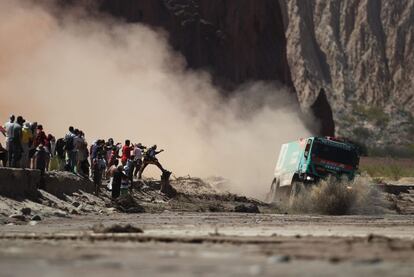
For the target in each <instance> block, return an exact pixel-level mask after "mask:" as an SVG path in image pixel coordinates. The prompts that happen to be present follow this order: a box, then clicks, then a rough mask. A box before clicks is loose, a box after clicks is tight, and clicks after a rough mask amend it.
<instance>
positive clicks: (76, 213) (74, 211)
mask: <svg viewBox="0 0 414 277" xmlns="http://www.w3.org/2000/svg"><path fill="white" fill-rule="evenodd" d="M70 214H73V215H79V214H80V213H79V211H78V210H76V209H72V210H71V211H70Z"/></svg>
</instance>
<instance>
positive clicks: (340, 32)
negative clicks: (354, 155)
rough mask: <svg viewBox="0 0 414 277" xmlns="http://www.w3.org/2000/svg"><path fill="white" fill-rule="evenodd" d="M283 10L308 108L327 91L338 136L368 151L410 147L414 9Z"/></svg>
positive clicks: (356, 2)
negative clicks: (374, 145) (369, 145)
mask: <svg viewBox="0 0 414 277" xmlns="http://www.w3.org/2000/svg"><path fill="white" fill-rule="evenodd" d="M280 2H281V3H282V7H283V11H284V12H283V14H284V16H285V20H284V22H285V24H286V40H287V58H288V61H289V67H290V71H291V74H292V80H293V83H294V87H295V89H296V92H297V95H298V99H299V101H300V104H301V106H302V107H303V108H304V109H307V108H309V107H311V106H312V105H314V103H315V102H316V101H317V99H318V97H319V96H320V93H321V91H323V92H324V93H325V94H326V97H327V100H328V102H329V104H330V105H331V107H332V111H333V118H334V121H335V123H336V124H335V125H336V131H337V133H339V134H343V135H346V136H348V137H354V138H355V139H357V140H360V141H365V142H369V143H378V144H399V143H409V140H410V137H412V135H413V134H414V121H413V117H412V113H413V111H414V88H413V84H414V78H413V76H414V51H413V50H414V1H410V0H402V1H385V0H382V1H381V0H345V1H342V0H337V1H335V0H334V1H324V0H310V1H301V0H285V1H280ZM367 140H368V141H367Z"/></svg>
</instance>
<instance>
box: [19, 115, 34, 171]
mask: <svg viewBox="0 0 414 277" xmlns="http://www.w3.org/2000/svg"><path fill="white" fill-rule="evenodd" d="M32 142H33V134H32V130H30V123H29V122H25V123H24V125H23V129H22V149H23V152H22V160H21V164H20V166H21V167H22V168H30V159H29V151H30V146H31V144H32Z"/></svg>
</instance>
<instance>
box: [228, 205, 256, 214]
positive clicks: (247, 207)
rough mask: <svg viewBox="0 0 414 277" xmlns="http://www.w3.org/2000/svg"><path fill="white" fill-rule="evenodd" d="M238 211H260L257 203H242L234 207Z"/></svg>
mask: <svg viewBox="0 0 414 277" xmlns="http://www.w3.org/2000/svg"><path fill="white" fill-rule="evenodd" d="M234 211H235V212H236V213H260V211H259V208H258V207H257V205H256V204H241V205H238V206H236V207H234Z"/></svg>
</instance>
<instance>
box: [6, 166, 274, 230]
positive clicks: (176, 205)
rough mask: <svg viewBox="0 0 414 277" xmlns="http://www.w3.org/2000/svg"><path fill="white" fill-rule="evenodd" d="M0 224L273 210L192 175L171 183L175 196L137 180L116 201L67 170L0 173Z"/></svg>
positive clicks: (155, 184)
mask: <svg viewBox="0 0 414 277" xmlns="http://www.w3.org/2000/svg"><path fill="white" fill-rule="evenodd" d="M0 180H1V181H0V223H3V224H36V222H38V221H40V220H42V219H43V218H44V217H73V216H80V215H86V214H95V215H110V214H113V213H118V212H121V213H143V212H149V213H160V212H163V211H166V210H167V211H188V212H235V211H237V212H246V213H258V212H275V210H274V208H273V206H272V205H269V204H266V203H264V202H261V201H258V200H254V199H250V198H247V197H244V196H238V195H235V194H231V193H229V192H221V191H220V190H219V189H218V188H215V187H214V186H213V185H211V184H209V183H207V182H205V181H203V180H201V179H199V178H191V177H180V178H176V179H174V180H172V181H171V184H172V186H173V187H174V188H175V189H176V190H177V194H176V195H175V196H174V197H170V196H169V195H166V194H164V193H162V192H160V189H161V182H160V181H157V180H153V179H146V180H143V181H135V182H134V185H133V188H132V190H131V191H130V193H129V195H127V196H123V197H120V198H119V199H117V200H116V201H113V200H112V199H111V194H110V192H109V191H107V189H106V186H103V187H102V188H101V194H100V195H99V197H98V196H95V195H94V194H93V193H92V192H93V191H94V185H93V183H92V182H91V181H90V180H89V179H85V178H82V177H79V176H77V175H75V174H72V173H67V172H48V173H46V174H45V176H43V177H41V175H40V172H39V171H36V170H20V169H6V168H2V169H0Z"/></svg>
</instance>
